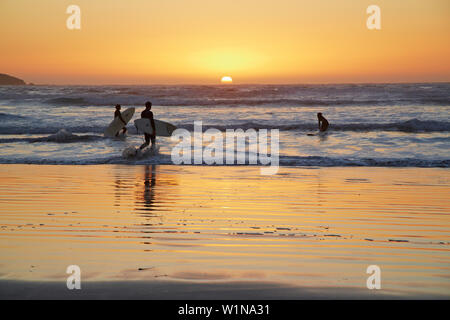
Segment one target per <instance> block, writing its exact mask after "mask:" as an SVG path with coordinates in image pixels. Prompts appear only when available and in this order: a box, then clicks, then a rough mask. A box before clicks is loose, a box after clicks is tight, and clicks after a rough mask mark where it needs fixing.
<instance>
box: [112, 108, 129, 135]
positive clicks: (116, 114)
mask: <svg viewBox="0 0 450 320" xmlns="http://www.w3.org/2000/svg"><path fill="white" fill-rule="evenodd" d="M117 117H119V119H120V121H122V123H123V125H124V127H123V133H124V134H125V132H127V128H126V127H125V126H126V123H125V121H124V120H123V118H122V114H121V113H120V110H116V111H115V112H114V119H115V118H117ZM119 131H120V130H119ZM118 135H119V132H117V134H116V136H118Z"/></svg>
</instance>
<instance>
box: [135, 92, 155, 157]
mask: <svg viewBox="0 0 450 320" xmlns="http://www.w3.org/2000/svg"><path fill="white" fill-rule="evenodd" d="M151 109H152V103H151V102H150V101H147V102H146V103H145V110H144V111H142V113H141V118H142V119H149V120H150V123H151V125H152V128H153V134H149V133H144V135H145V143H143V144H142V146H140V147H139V149H141V150H142V149H144V148H145V147H147V146H148V145H149V144H150V140H151V141H152V148H153V146H154V145H155V137H156V134H155V133H156V127H155V120H154V119H153V112H152V111H151Z"/></svg>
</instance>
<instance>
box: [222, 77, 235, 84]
mask: <svg viewBox="0 0 450 320" xmlns="http://www.w3.org/2000/svg"><path fill="white" fill-rule="evenodd" d="M221 82H222V83H233V79H232V78H231V77H229V76H225V77H222V80H221Z"/></svg>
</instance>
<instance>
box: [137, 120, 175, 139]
mask: <svg viewBox="0 0 450 320" xmlns="http://www.w3.org/2000/svg"><path fill="white" fill-rule="evenodd" d="M134 125H135V126H136V128H137V129H138V130H139V131H140V132H145V133H148V134H152V133H153V128H152V125H151V123H150V119H146V118H141V119H137V120H134ZM155 127H156V136H160V137H170V136H171V135H172V132H174V131H175V130H176V129H177V127H175V126H174V125H173V124H170V123H168V122H165V121H161V120H155Z"/></svg>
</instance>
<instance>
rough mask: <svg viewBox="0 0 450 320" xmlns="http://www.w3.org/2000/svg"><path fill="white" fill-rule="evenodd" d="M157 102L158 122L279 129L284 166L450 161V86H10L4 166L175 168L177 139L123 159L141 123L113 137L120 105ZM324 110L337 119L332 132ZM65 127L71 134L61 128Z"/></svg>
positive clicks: (1, 97) (1, 148)
mask: <svg viewBox="0 0 450 320" xmlns="http://www.w3.org/2000/svg"><path fill="white" fill-rule="evenodd" d="M147 100H152V101H153V103H154V107H153V112H154V114H155V118H157V119H160V120H164V121H168V122H170V123H173V124H175V125H177V126H178V127H180V128H186V129H188V130H193V126H194V121H202V123H203V127H204V130H206V129H207V128H217V129H219V130H221V131H222V132H224V131H225V130H226V129H238V128H240V129H243V130H247V129H250V128H252V129H255V130H260V129H268V130H271V129H278V130H280V164H281V165H283V166H383V167H446V168H448V167H449V166H450V84H449V83H433V84H379V85H373V84H372V85H371V84H368V85H351V84H349V85H296V86H294V85H292V86H282V85H278V86H276V85H272V86H262V85H260V86H251V85H236V86H234V85H233V86H19V87H10V86H0V163H34V164H111V163H115V164H122V163H126V164H136V163H139V164H142V163H144V164H173V162H172V161H171V158H170V151H171V148H172V146H173V145H174V144H175V142H173V141H171V140H170V139H169V138H164V137H162V138H161V137H159V138H158V139H157V142H158V143H159V144H160V145H161V149H160V155H159V156H156V157H151V158H147V159H142V161H135V160H130V159H123V158H122V157H121V154H122V151H123V150H124V149H126V148H128V147H129V146H139V145H140V144H142V140H143V139H142V136H141V135H136V129H135V128H134V125H133V121H131V123H130V124H129V125H128V129H129V136H128V137H127V139H118V140H115V139H105V138H103V131H104V130H105V128H106V127H107V126H108V124H109V123H110V122H111V121H112V118H113V114H114V107H113V106H114V105H115V104H116V103H121V104H122V105H123V108H124V109H125V108H128V107H135V108H136V115H135V116H134V118H133V120H134V119H136V118H138V117H139V113H140V112H141V111H142V110H143V104H144V103H145V101H147ZM317 112H322V113H323V114H324V115H325V116H326V118H327V119H328V120H329V121H330V129H329V133H328V134H327V135H326V136H325V137H317V136H307V134H308V133H311V132H316V131H317V116H316V113H317ZM61 130H65V131H61Z"/></svg>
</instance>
